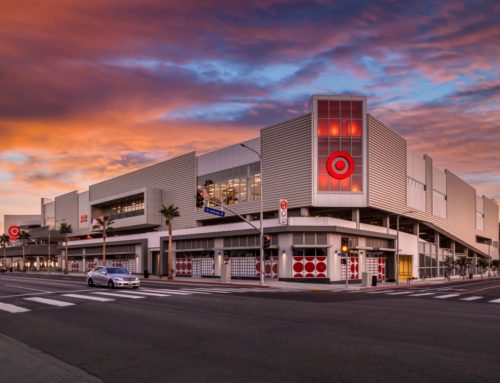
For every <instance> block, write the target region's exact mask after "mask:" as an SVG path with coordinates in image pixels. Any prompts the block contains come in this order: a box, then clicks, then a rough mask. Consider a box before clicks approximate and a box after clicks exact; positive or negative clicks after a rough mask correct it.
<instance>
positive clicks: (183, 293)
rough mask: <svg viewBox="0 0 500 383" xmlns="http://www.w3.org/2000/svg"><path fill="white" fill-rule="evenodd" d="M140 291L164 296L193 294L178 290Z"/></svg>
mask: <svg viewBox="0 0 500 383" xmlns="http://www.w3.org/2000/svg"><path fill="white" fill-rule="evenodd" d="M140 291H147V292H150V293H156V292H158V293H165V294H173V295H192V294H193V293H188V292H186V291H180V290H169V289H158V290H152V289H141V290H140Z"/></svg>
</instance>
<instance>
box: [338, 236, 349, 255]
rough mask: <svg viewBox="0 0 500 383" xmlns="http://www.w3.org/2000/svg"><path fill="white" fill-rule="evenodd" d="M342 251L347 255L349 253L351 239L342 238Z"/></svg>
mask: <svg viewBox="0 0 500 383" xmlns="http://www.w3.org/2000/svg"><path fill="white" fill-rule="evenodd" d="M340 250H341V251H342V253H344V254H347V253H348V252H349V238H347V237H342V239H341V242H340Z"/></svg>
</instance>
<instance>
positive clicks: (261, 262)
mask: <svg viewBox="0 0 500 383" xmlns="http://www.w3.org/2000/svg"><path fill="white" fill-rule="evenodd" d="M240 145H241V146H243V147H244V148H246V149H248V150H250V151H252V152H254V153H255V154H257V156H258V157H259V160H260V225H259V236H260V284H261V285H264V284H265V280H264V277H265V271H264V270H265V267H264V194H263V193H262V190H263V187H262V185H263V184H264V177H263V175H264V172H263V171H262V170H263V169H262V155H261V154H260V153H259V152H258V151H256V150H255V149H252V148H250V147H248V146H246V145H245V144H240Z"/></svg>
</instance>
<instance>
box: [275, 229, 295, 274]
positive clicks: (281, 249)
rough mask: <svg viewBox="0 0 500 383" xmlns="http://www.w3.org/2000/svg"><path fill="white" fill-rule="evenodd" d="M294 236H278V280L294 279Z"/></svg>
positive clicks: (289, 234) (288, 234)
mask: <svg viewBox="0 0 500 383" xmlns="http://www.w3.org/2000/svg"><path fill="white" fill-rule="evenodd" d="M292 257H293V234H291V233H287V234H280V235H279V236H278V278H279V279H282V278H293V270H292Z"/></svg>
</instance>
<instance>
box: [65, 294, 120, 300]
mask: <svg viewBox="0 0 500 383" xmlns="http://www.w3.org/2000/svg"><path fill="white" fill-rule="evenodd" d="M63 297H70V298H78V299H88V300H89V301H97V302H111V301H114V299H112V298H101V297H93V296H90V295H80V294H63Z"/></svg>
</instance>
